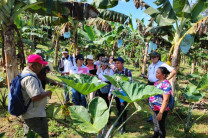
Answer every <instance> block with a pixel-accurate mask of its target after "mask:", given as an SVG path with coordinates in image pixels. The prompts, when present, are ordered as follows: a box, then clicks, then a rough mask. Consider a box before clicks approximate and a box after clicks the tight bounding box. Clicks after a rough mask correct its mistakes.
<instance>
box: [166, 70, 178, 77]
mask: <svg viewBox="0 0 208 138" xmlns="http://www.w3.org/2000/svg"><path fill="white" fill-rule="evenodd" d="M175 74H176V70H175V69H173V70H172V71H171V72H170V75H169V76H168V77H167V80H170V79H171V78H172V77H173V76H174V75H175Z"/></svg>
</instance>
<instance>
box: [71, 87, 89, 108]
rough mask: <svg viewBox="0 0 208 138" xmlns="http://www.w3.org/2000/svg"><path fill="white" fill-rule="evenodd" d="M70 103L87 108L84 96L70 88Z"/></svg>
mask: <svg viewBox="0 0 208 138" xmlns="http://www.w3.org/2000/svg"><path fill="white" fill-rule="evenodd" d="M72 102H73V103H74V104H75V105H82V106H84V107H86V106H87V103H86V99H85V96H84V95H82V94H80V93H79V92H78V91H76V90H75V89H73V88H72Z"/></svg>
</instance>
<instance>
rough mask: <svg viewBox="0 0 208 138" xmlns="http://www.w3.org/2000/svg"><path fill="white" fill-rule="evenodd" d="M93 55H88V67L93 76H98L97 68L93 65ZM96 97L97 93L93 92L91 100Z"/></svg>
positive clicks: (90, 95) (90, 96)
mask: <svg viewBox="0 0 208 138" xmlns="http://www.w3.org/2000/svg"><path fill="white" fill-rule="evenodd" d="M93 60H94V59H93V55H87V58H86V61H85V62H86V64H85V65H86V66H87V68H88V70H89V73H90V75H91V76H96V72H97V66H96V65H95V64H94V63H93ZM94 97H95V92H91V93H90V94H89V99H90V100H92V99H93V98H94Z"/></svg>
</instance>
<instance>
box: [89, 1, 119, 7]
mask: <svg viewBox="0 0 208 138" xmlns="http://www.w3.org/2000/svg"><path fill="white" fill-rule="evenodd" d="M92 5H94V6H95V7H96V8H99V9H108V8H112V7H115V6H116V5H118V0H93V2H92Z"/></svg>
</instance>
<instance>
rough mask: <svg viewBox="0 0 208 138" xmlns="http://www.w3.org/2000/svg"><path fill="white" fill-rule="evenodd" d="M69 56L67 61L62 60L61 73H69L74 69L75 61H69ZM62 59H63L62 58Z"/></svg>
mask: <svg viewBox="0 0 208 138" xmlns="http://www.w3.org/2000/svg"><path fill="white" fill-rule="evenodd" d="M70 57H71V56H70V55H69V57H68V59H66V58H65V59H64V71H62V72H61V73H66V72H70V70H72V69H73V68H74V67H76V66H77V65H76V61H75V58H74V57H73V58H72V59H73V61H71V58H70ZM62 58H63V57H62ZM72 62H73V64H72Z"/></svg>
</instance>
